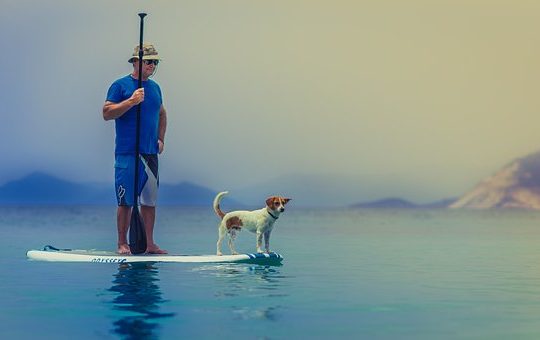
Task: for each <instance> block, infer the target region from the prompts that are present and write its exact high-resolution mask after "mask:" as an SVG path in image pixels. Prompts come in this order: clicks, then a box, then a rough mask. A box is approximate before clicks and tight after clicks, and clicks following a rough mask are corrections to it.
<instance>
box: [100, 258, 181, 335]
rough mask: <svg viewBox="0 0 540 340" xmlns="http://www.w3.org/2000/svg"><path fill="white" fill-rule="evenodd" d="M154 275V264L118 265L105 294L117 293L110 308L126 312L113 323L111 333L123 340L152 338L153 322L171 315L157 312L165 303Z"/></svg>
mask: <svg viewBox="0 0 540 340" xmlns="http://www.w3.org/2000/svg"><path fill="white" fill-rule="evenodd" d="M158 273H159V272H158V270H157V268H156V267H155V265H154V263H149V262H146V263H144V262H140V263H123V264H120V266H119V267H118V273H116V274H114V275H113V276H114V279H113V281H112V283H113V286H112V287H111V288H110V289H109V291H110V292H114V293H118V295H117V296H116V297H115V298H114V299H113V301H112V302H113V304H114V307H113V309H115V310H118V311H122V312H127V313H125V314H126V316H123V317H121V318H120V319H119V320H117V321H115V322H114V328H113V330H112V332H114V333H115V334H118V335H120V336H121V337H122V338H125V339H142V338H155V337H156V334H155V332H156V330H157V328H158V323H157V320H156V319H159V318H167V317H172V316H174V315H175V313H160V312H159V309H160V304H161V303H163V302H164V301H165V300H164V299H163V298H162V293H161V290H160V289H159V286H158V282H159V278H158ZM122 314H124V313H122Z"/></svg>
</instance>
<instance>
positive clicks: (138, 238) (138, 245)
mask: <svg viewBox="0 0 540 340" xmlns="http://www.w3.org/2000/svg"><path fill="white" fill-rule="evenodd" d="M129 249H130V250H131V253H132V254H142V253H144V252H145V251H146V232H145V231H144V224H143V221H142V218H141V215H140V214H139V207H136V206H135V207H133V209H132V211H131V221H130V223H129Z"/></svg>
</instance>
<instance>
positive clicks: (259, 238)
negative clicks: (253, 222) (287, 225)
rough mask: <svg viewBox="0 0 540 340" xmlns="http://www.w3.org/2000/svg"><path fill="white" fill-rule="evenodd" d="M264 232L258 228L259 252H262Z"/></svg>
mask: <svg viewBox="0 0 540 340" xmlns="http://www.w3.org/2000/svg"><path fill="white" fill-rule="evenodd" d="M262 239H263V233H262V232H261V231H260V230H258V229H257V253H262V252H263V251H262Z"/></svg>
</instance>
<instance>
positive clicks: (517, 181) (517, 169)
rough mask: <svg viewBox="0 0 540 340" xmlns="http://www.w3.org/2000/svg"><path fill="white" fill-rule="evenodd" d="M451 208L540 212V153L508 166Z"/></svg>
mask: <svg viewBox="0 0 540 340" xmlns="http://www.w3.org/2000/svg"><path fill="white" fill-rule="evenodd" d="M450 208H471V209H492V208H520V209H536V210H538V209H540V152H536V153H533V154H531V155H529V156H526V157H523V158H519V159H516V160H514V161H512V162H510V163H509V164H507V165H505V166H504V167H502V169H500V170H499V171H497V172H496V173H495V174H493V175H492V176H490V177H488V178H486V179H484V180H483V181H481V182H480V183H479V184H477V185H476V186H475V187H474V188H473V189H472V190H470V191H469V192H467V193H465V194H464V195H463V196H461V197H460V198H459V199H458V200H456V201H455V202H454V203H452V204H451V205H450Z"/></svg>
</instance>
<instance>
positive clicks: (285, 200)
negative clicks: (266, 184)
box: [283, 198, 292, 204]
mask: <svg viewBox="0 0 540 340" xmlns="http://www.w3.org/2000/svg"><path fill="white" fill-rule="evenodd" d="M290 200H292V198H283V204H287V203H289V201H290Z"/></svg>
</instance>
